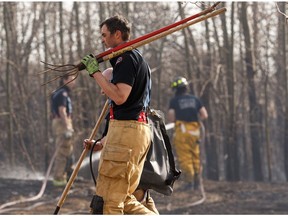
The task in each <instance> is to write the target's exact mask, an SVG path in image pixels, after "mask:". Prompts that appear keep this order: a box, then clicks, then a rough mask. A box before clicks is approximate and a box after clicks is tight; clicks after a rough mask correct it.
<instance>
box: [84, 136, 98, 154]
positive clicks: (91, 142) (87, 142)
mask: <svg viewBox="0 0 288 216" xmlns="http://www.w3.org/2000/svg"><path fill="white" fill-rule="evenodd" d="M94 143H95V140H88V139H85V140H84V142H83V147H84V148H86V149H88V150H90V149H91V148H92V146H93V145H94ZM102 148H103V145H102V143H101V141H98V142H97V143H96V144H95V146H94V149H93V151H94V152H97V151H100V150H101V149H102Z"/></svg>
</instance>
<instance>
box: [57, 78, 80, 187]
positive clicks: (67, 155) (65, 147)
mask: <svg viewBox="0 0 288 216" xmlns="http://www.w3.org/2000/svg"><path fill="white" fill-rule="evenodd" d="M74 78H75V77H74V76H64V77H62V78H61V80H60V86H62V87H61V88H59V89H58V90H57V91H55V92H54V93H53V95H52V97H51V106H52V107H51V109H52V132H53V136H54V140H55V145H56V146H55V147H56V148H58V150H57V155H56V158H55V162H54V168H53V174H54V180H53V185H54V186H64V185H66V183H67V179H68V177H69V175H71V174H72V165H73V161H74V158H73V141H72V137H73V133H74V129H73V124H72V103H71V98H70V93H71V90H72V88H73V87H74V86H75V81H74V80H73V79H74Z"/></svg>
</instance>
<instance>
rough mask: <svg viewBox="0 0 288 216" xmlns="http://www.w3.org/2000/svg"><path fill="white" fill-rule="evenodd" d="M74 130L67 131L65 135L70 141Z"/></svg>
mask: <svg viewBox="0 0 288 216" xmlns="http://www.w3.org/2000/svg"><path fill="white" fill-rule="evenodd" d="M73 133H74V130H73V129H67V130H66V131H65V133H64V136H65V138H66V139H70V138H71V137H72V136H73Z"/></svg>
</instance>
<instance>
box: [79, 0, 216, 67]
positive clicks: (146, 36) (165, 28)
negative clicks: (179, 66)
mask: <svg viewBox="0 0 288 216" xmlns="http://www.w3.org/2000/svg"><path fill="white" fill-rule="evenodd" d="M219 4H220V2H216V3H215V4H213V5H212V6H211V7H209V8H208V9H206V10H203V11H201V12H199V13H197V14H195V15H193V16H190V17H187V18H185V19H183V20H180V21H178V22H176V23H173V24H171V25H168V26H165V27H163V28H161V29H158V30H156V31H153V32H150V33H148V34H146V35H143V36H141V37H139V38H136V39H134V40H131V41H128V42H126V43H124V44H121V45H119V46H117V47H115V48H113V49H109V50H106V51H104V52H102V53H100V54H98V55H97V56H96V59H97V61H98V62H99V63H100V62H103V61H104V60H103V57H104V56H106V55H109V54H111V53H113V52H116V51H119V50H121V49H124V48H126V47H128V46H131V45H133V44H135V43H138V42H141V41H143V40H146V39H149V38H151V37H153V36H155V35H158V34H160V33H163V32H165V31H167V30H170V29H172V28H174V27H177V26H179V25H182V24H184V23H186V22H188V21H191V20H193V19H195V18H197V17H200V16H203V15H205V14H208V13H210V12H212V11H214V10H215V8H216V7H217V5H219ZM78 68H79V70H84V69H85V66H82V67H78Z"/></svg>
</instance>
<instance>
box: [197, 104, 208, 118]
mask: <svg viewBox="0 0 288 216" xmlns="http://www.w3.org/2000/svg"><path fill="white" fill-rule="evenodd" d="M199 117H200V119H201V120H204V119H207V118H208V113H207V110H206V108H205V107H204V106H203V107H202V108H201V109H200V110H199Z"/></svg>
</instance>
